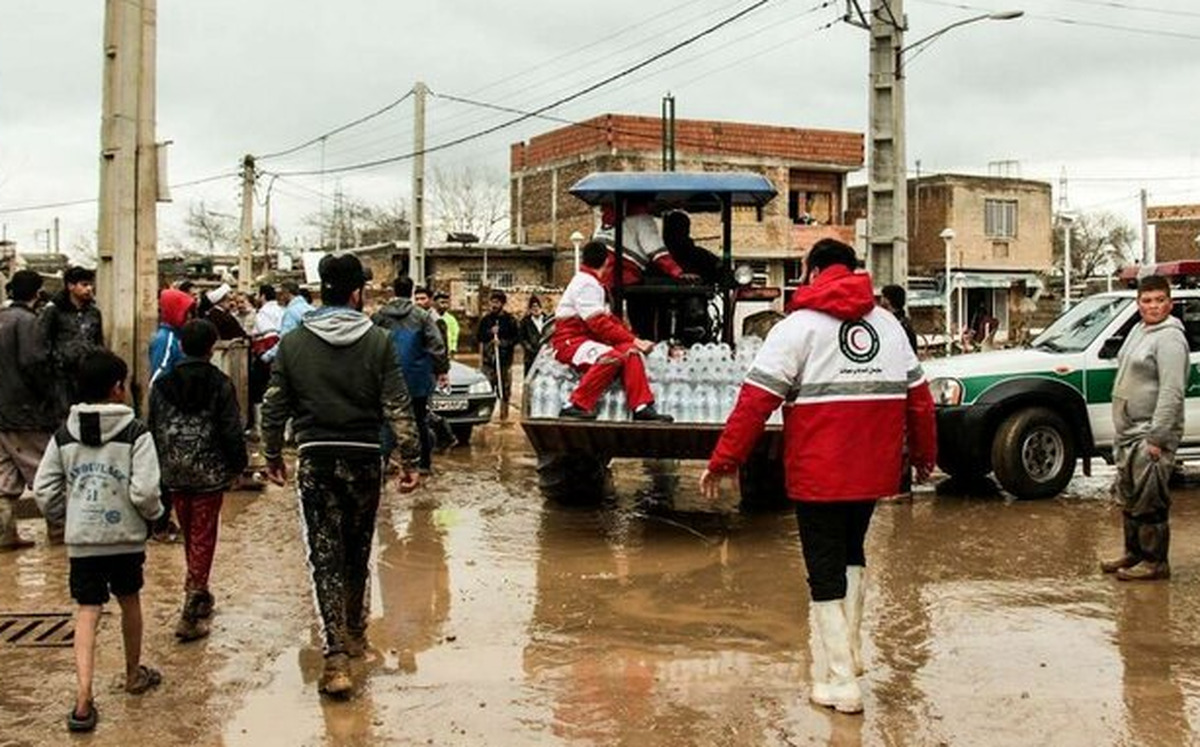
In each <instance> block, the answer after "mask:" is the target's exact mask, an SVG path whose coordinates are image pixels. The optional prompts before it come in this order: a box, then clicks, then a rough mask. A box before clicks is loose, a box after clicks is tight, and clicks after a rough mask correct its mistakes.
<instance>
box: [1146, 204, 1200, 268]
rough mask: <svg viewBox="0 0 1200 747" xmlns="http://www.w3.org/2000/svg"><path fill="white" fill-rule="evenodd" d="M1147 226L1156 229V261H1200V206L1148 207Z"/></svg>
mask: <svg viewBox="0 0 1200 747" xmlns="http://www.w3.org/2000/svg"><path fill="white" fill-rule="evenodd" d="M1146 222H1147V223H1149V224H1150V225H1152V226H1154V247H1155V249H1154V258H1155V261H1157V262H1174V261H1176V260H1180V259H1200V243H1198V241H1200V205H1160V206H1158V207H1148V208H1146Z"/></svg>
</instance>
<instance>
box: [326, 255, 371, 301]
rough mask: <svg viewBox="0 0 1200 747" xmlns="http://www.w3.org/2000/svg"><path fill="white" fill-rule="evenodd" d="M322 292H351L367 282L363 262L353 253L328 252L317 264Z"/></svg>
mask: <svg viewBox="0 0 1200 747" xmlns="http://www.w3.org/2000/svg"><path fill="white" fill-rule="evenodd" d="M317 272H318V273H319V274H320V276H321V293H323V294H324V293H330V292H332V293H335V294H337V293H350V292H352V291H356V290H358V289H359V288H361V287H363V286H364V285H366V283H367V275H366V273H365V272H363V266H362V262H359V261H358V257H356V256H354V255H353V254H327V255H325V257H324V258H323V259H322V260H321V263H320V264H319V265H317Z"/></svg>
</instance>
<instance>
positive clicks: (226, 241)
mask: <svg viewBox="0 0 1200 747" xmlns="http://www.w3.org/2000/svg"><path fill="white" fill-rule="evenodd" d="M183 225H184V226H185V227H186V228H187V233H188V236H189V237H191V238H193V239H196V240H197V241H200V242H203V244H204V246H205V248H206V249H207V250H208V253H209V254H216V253H217V252H223V253H228V252H232V251H234V249H235V248H236V246H237V240H238V228H237V219H236V218H235V217H234V216H232V215H229V214H228V213H218V212H215V211H213V210H209V209H208V206H206V205H205V204H204V201H203V200H201V201H200V203H199V204H197V203H195V202H193V203H192V204H191V205H189V206H188V214H187V217H186V218H184V220H183Z"/></svg>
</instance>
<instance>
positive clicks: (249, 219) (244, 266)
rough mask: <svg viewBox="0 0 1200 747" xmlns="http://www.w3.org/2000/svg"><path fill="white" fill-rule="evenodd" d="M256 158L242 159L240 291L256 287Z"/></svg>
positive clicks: (247, 157) (239, 255) (248, 156)
mask: <svg viewBox="0 0 1200 747" xmlns="http://www.w3.org/2000/svg"><path fill="white" fill-rule="evenodd" d="M254 178H255V177H254V156H251V155H247V156H246V157H245V158H243V159H242V225H241V244H240V250H239V251H238V290H239V291H241V292H242V293H247V292H249V291H250V288H251V287H252V286H253V285H254Z"/></svg>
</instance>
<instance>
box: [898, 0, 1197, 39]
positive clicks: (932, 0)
mask: <svg viewBox="0 0 1200 747" xmlns="http://www.w3.org/2000/svg"><path fill="white" fill-rule="evenodd" d="M917 1H918V2H921V3H925V4H926V5H940V6H942V7H945V8H958V9H959V10H974V11H981V12H984V13H995V12H996V9H995V8H986V7H983V6H980V5H968V4H967V3H955V2H947V1H946V0H917ZM1025 16H1026V17H1027V18H1036V19H1038V20H1040V21H1050V22H1052V23H1061V24H1063V25H1066V26H1089V27H1092V28H1099V29H1108V30H1110V31H1124V32H1126V33H1129V34H1142V35H1144V36H1163V37H1170V38H1173V39H1192V40H1197V41H1200V34H1189V33H1186V32H1183V31H1164V30H1161V29H1144V28H1137V27H1134V26H1124V25H1121V24H1116V23H1104V22H1102V21H1085V20H1081V19H1078V18H1066V17H1063V16H1045V15H1041V14H1039V13H1030V12H1026V13H1025Z"/></svg>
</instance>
